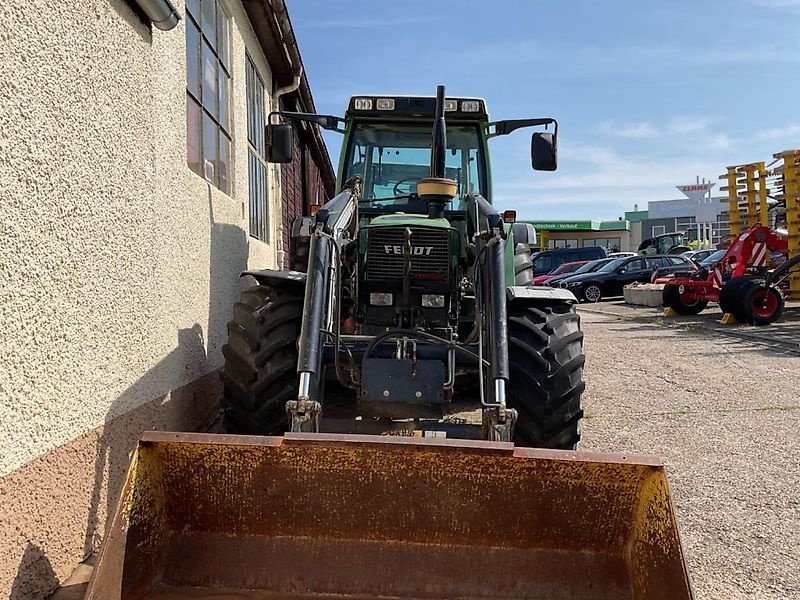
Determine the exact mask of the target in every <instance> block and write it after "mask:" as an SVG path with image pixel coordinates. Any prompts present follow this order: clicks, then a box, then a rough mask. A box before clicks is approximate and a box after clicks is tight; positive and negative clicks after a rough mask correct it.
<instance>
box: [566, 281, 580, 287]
mask: <svg viewBox="0 0 800 600" xmlns="http://www.w3.org/2000/svg"><path fill="white" fill-rule="evenodd" d="M581 283H582V282H581V281H570V282H568V283H567V287H568V288H574V287H578V286H579V285H580V284H581Z"/></svg>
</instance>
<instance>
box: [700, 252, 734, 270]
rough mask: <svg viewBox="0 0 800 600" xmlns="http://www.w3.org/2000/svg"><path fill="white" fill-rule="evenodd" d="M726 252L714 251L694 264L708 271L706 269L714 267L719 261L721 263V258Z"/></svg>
mask: <svg viewBox="0 0 800 600" xmlns="http://www.w3.org/2000/svg"><path fill="white" fill-rule="evenodd" d="M727 252H728V250H727V249H725V250H714V251H712V252H711V254H709V255H708V256H706V257H705V258H703V259H700V261H695V262H696V263H697V264H699V265H700V266H701V267H705V268H706V269H708V268H710V267H713V266H714V265H716V264H717V263H718V262H719V261H721V260H722V257H723V256H725V254H726V253H727Z"/></svg>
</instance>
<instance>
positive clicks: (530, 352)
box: [507, 302, 586, 450]
mask: <svg viewBox="0 0 800 600" xmlns="http://www.w3.org/2000/svg"><path fill="white" fill-rule="evenodd" d="M508 313H509V320H508V338H509V367H510V375H511V377H510V380H509V383H508V387H507V393H508V406H509V407H510V408H515V409H517V412H518V414H519V416H518V419H517V424H516V427H515V429H514V441H515V443H516V444H517V445H518V446H529V447H535V448H556V449H563V450H573V449H575V447H576V445H577V444H578V441H579V440H580V437H581V434H580V420H581V418H582V417H583V407H582V404H581V394H583V390H584V389H585V387H586V385H585V384H584V382H583V364H584V362H585V357H584V354H583V333H582V332H581V329H580V317H579V316H578V314H577V313H576V312H575V307H574V305H572V304H570V303H566V302H564V303H558V304H553V305H550V306H514V305H513V304H511V305H509V307H508Z"/></svg>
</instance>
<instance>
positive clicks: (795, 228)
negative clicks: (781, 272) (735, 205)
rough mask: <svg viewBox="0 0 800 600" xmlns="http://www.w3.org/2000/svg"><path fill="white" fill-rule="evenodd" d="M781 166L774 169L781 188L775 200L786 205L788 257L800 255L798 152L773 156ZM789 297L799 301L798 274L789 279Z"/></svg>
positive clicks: (799, 172) (799, 157) (799, 160)
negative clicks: (780, 161) (779, 161)
mask: <svg viewBox="0 0 800 600" xmlns="http://www.w3.org/2000/svg"><path fill="white" fill-rule="evenodd" d="M773 157H774V158H775V159H777V160H783V164H782V165H779V166H778V167H776V168H775V169H774V172H775V174H776V175H778V185H779V186H780V187H781V188H782V189H781V193H779V194H778V195H776V196H775V197H776V199H778V200H783V201H784V202H785V203H786V229H787V230H788V238H789V239H788V241H789V256H790V257H794V256H798V255H800V150H784V151H783V152H777V153H775V154H773ZM789 296H790V297H791V298H792V299H793V300H799V299H800V273H797V272H792V274H791V275H790V277H789Z"/></svg>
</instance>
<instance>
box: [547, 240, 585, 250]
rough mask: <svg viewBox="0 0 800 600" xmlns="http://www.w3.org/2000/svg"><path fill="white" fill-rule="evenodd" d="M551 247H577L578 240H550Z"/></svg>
mask: <svg viewBox="0 0 800 600" xmlns="http://www.w3.org/2000/svg"><path fill="white" fill-rule="evenodd" d="M550 247H551V248H577V247H578V240H553V239H551V240H550Z"/></svg>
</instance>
